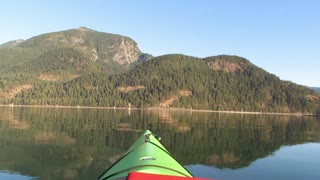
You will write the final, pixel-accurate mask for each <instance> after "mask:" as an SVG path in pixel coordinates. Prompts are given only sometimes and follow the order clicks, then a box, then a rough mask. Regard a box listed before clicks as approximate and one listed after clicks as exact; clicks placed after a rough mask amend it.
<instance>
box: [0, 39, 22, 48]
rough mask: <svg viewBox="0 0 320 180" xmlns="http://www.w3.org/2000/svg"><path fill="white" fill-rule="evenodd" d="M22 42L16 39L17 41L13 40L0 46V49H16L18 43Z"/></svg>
mask: <svg viewBox="0 0 320 180" xmlns="http://www.w3.org/2000/svg"><path fill="white" fill-rule="evenodd" d="M22 42H23V40H22V39H17V40H14V41H9V42H7V43H4V44H1V45H0V48H13V47H16V46H18V45H19V44H20V43H22Z"/></svg>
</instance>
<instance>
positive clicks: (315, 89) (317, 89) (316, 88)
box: [311, 87, 320, 93]
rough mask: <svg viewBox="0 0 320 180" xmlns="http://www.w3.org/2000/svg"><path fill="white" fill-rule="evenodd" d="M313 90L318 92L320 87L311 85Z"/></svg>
mask: <svg viewBox="0 0 320 180" xmlns="http://www.w3.org/2000/svg"><path fill="white" fill-rule="evenodd" d="M311 89H313V90H314V91H315V92H317V93H320V87H311Z"/></svg>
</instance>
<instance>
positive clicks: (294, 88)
mask: <svg viewBox="0 0 320 180" xmlns="http://www.w3.org/2000/svg"><path fill="white" fill-rule="evenodd" d="M56 59H59V58H56ZM79 59H80V60H81V59H82V58H79ZM218 61H219V63H220V64H221V62H222V63H223V62H224V63H225V64H228V63H236V64H238V66H237V69H236V70H234V71H231V72H230V71H228V70H226V69H224V68H225V67H224V68H222V67H221V69H213V68H210V66H209V65H208V64H210V63H211V64H217V63H216V62H218ZM51 63H52V62H51ZM53 64H54V63H53ZM80 64H81V63H80ZM48 65H50V62H49V61H48ZM233 66H234V64H232V66H231V67H233ZM86 68H88V69H89V65H88V64H86ZM93 69H94V68H93ZM83 71H84V72H86V73H83V75H82V76H81V77H79V78H76V79H74V80H72V81H67V82H61V81H57V82H45V81H39V80H38V79H37V78H36V77H34V79H33V81H30V83H31V84H33V88H32V89H30V90H28V91H23V92H21V93H19V94H18V95H17V96H16V97H15V98H14V99H4V98H2V99H1V102H0V103H3V104H7V103H12V102H13V103H15V104H39V105H47V104H48V105H79V106H110V107H113V106H116V107H119V106H120V107H126V106H128V104H129V103H130V104H131V105H132V107H139V108H146V107H154V106H159V105H160V103H165V102H166V100H168V99H172V102H171V103H168V104H167V105H166V106H165V107H177V108H193V109H208V110H219V109H220V110H221V111H223V110H237V111H259V112H260V111H263V112H302V113H319V109H320V107H319V104H320V102H319V99H320V98H319V95H317V94H316V93H314V92H313V91H312V90H310V89H309V88H306V87H304V86H299V85H296V84H294V83H291V82H284V81H281V80H280V79H279V78H278V77H276V76H275V75H272V74H269V73H267V72H265V71H264V70H262V69H260V68H258V67H256V66H254V65H252V64H251V63H250V62H249V61H247V60H245V59H243V58H239V57H236V56H225V55H224V56H216V57H210V58H206V59H200V58H195V57H189V56H184V55H166V56H161V57H157V58H153V59H152V60H150V61H147V62H144V63H141V64H138V65H136V66H135V67H133V68H132V69H131V70H129V71H127V72H125V73H120V74H110V73H105V72H102V71H100V70H99V71H98V70H96V69H94V70H90V71H88V72H87V71H85V70H83ZM92 71H95V72H97V73H90V72H92ZM66 72H69V71H66ZM121 87H123V88H126V87H142V88H137V89H134V88H133V90H131V91H127V92H124V91H120V90H119V88H121ZM183 91H184V92H189V94H187V95H185V94H183V93H181V92H183Z"/></svg>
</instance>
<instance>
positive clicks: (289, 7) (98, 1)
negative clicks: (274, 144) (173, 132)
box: [0, 0, 320, 87]
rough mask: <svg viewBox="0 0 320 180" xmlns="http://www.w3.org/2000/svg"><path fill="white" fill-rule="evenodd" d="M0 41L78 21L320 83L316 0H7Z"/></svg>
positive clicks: (147, 45) (144, 43) (149, 46)
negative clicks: (235, 57) (230, 57)
mask: <svg viewBox="0 0 320 180" xmlns="http://www.w3.org/2000/svg"><path fill="white" fill-rule="evenodd" d="M0 20H1V21H0V22H1V29H0V32H1V33H0V44H2V43H5V42H7V41H10V40H15V39H28V38H30V37H32V36H36V35H39V34H43V33H47V32H54V31H61V30H66V29H72V28H78V27H80V26H86V27H88V28H91V29H94V30H97V31H102V32H109V33H114V34H121V35H125V36H129V37H131V38H132V39H134V40H135V41H136V42H137V43H138V45H139V48H140V49H141V50H142V51H143V52H147V53H150V54H152V55H154V56H158V55H163V54H169V53H181V54H186V55H191V56H196V57H207V56H214V55H219V54H229V55H238V56H242V57H245V58H247V59H248V60H250V61H251V62H252V63H254V64H256V65H257V66H259V67H261V68H263V69H265V70H266V71H268V72H270V73H272V74H275V75H277V76H278V77H280V78H281V79H283V80H289V81H292V82H295V83H298V84H303V85H307V86H317V87H320V70H319V69H320V68H319V67H320V1H318V0H300V1H298V0H85V1H83V0H50V1H49V0H20V1H19V0H10V1H4V2H1V6H0Z"/></svg>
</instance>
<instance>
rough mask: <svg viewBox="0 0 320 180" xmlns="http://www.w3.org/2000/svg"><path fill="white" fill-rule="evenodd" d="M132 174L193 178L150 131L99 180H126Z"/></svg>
mask: <svg viewBox="0 0 320 180" xmlns="http://www.w3.org/2000/svg"><path fill="white" fill-rule="evenodd" d="M130 172H141V173H149V174H159V175H170V176H179V177H193V176H192V174H191V173H190V172H189V171H188V170H187V169H185V168H184V167H183V166H182V165H181V164H180V163H178V162H177V161H176V160H175V159H174V158H173V157H172V156H171V155H170V153H169V152H168V151H167V150H166V149H165V148H164V147H163V145H162V144H161V143H160V142H159V141H158V139H157V138H156V137H155V136H154V135H153V134H152V133H151V132H150V131H149V130H146V131H145V132H144V133H143V134H142V135H141V136H140V137H139V138H138V140H137V141H136V142H135V143H134V144H133V145H132V146H131V147H130V148H129V150H128V151H127V152H126V153H125V154H124V155H123V156H122V157H121V158H120V159H119V160H118V161H117V162H115V163H114V164H113V165H111V166H110V167H109V168H108V169H107V170H106V171H105V172H104V173H103V174H102V175H101V176H100V177H99V179H119V178H125V177H127V176H128V174H129V173H130Z"/></svg>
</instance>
